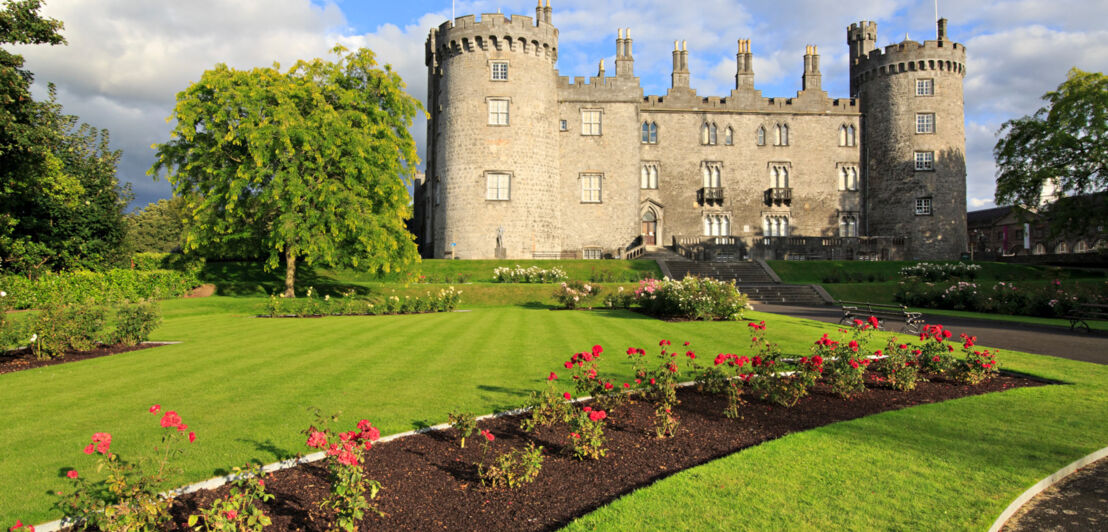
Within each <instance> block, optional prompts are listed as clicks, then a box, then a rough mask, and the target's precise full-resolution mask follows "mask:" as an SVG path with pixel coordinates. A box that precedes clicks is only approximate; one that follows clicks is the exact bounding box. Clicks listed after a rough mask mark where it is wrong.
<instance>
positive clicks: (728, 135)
mask: <svg viewBox="0 0 1108 532" xmlns="http://www.w3.org/2000/svg"><path fill="white" fill-rule="evenodd" d="M723 144H724V145H727V146H731V145H733V144H735V132H734V130H732V129H731V126H727V129H725V130H723Z"/></svg>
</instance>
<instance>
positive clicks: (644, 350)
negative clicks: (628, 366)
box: [636, 347, 646, 356]
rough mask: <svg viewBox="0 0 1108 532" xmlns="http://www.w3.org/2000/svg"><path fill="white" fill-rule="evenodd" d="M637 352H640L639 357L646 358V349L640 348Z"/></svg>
mask: <svg viewBox="0 0 1108 532" xmlns="http://www.w3.org/2000/svg"><path fill="white" fill-rule="evenodd" d="M636 351H638V352H639V356H646V349H643V348H641V347H640V348H638V349H636Z"/></svg>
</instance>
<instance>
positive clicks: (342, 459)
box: [339, 451, 358, 466]
mask: <svg viewBox="0 0 1108 532" xmlns="http://www.w3.org/2000/svg"><path fill="white" fill-rule="evenodd" d="M339 463H340V464H342V465H348V466H356V465H358V455H356V454H354V453H352V452H350V451H343V452H341V453H339Z"/></svg>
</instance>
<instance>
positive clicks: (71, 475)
mask: <svg viewBox="0 0 1108 532" xmlns="http://www.w3.org/2000/svg"><path fill="white" fill-rule="evenodd" d="M65 476H67V477H69V478H77V470H76V469H70V470H69V471H66V473H65Z"/></svg>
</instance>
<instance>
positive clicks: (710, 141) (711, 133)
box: [700, 122, 716, 146]
mask: <svg viewBox="0 0 1108 532" xmlns="http://www.w3.org/2000/svg"><path fill="white" fill-rule="evenodd" d="M700 143H701V144H704V145H707V146H715V145H716V125H715V124H709V123H708V122H704V125H703V126H700Z"/></svg>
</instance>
